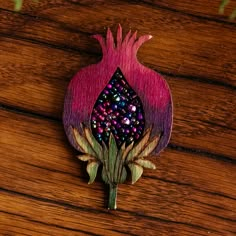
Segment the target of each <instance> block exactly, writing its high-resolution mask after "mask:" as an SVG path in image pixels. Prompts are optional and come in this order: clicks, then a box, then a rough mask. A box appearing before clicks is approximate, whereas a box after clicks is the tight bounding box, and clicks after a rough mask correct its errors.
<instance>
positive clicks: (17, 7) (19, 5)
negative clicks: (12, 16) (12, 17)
mask: <svg viewBox="0 0 236 236" xmlns="http://www.w3.org/2000/svg"><path fill="white" fill-rule="evenodd" d="M14 2H15V8H14V10H15V11H20V10H21V8H22V5H23V0H14Z"/></svg>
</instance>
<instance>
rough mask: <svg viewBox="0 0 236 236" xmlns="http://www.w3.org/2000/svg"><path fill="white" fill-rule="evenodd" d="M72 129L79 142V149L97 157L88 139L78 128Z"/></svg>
mask: <svg viewBox="0 0 236 236" xmlns="http://www.w3.org/2000/svg"><path fill="white" fill-rule="evenodd" d="M72 130H73V134H74V137H75V140H76V143H77V149H78V150H79V151H81V152H83V153H85V154H89V155H91V156H94V157H96V153H95V152H94V150H93V149H92V147H91V146H90V144H89V142H88V141H87V139H86V138H85V137H83V136H82V135H81V134H80V133H79V131H78V130H77V129H76V128H74V127H72Z"/></svg>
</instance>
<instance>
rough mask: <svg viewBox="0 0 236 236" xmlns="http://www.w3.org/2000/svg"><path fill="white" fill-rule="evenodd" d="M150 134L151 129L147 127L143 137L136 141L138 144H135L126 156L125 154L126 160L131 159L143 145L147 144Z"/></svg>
mask: <svg viewBox="0 0 236 236" xmlns="http://www.w3.org/2000/svg"><path fill="white" fill-rule="evenodd" d="M150 134H151V129H148V130H147V131H146V132H145V134H144V136H143V138H142V139H141V140H140V141H139V142H138V144H137V145H136V146H134V148H133V149H132V150H131V151H130V152H129V154H128V156H127V162H129V161H131V160H133V159H134V158H135V157H136V156H138V155H139V153H140V152H141V151H142V150H143V148H144V147H145V145H146V144H147V142H148V140H149V138H150Z"/></svg>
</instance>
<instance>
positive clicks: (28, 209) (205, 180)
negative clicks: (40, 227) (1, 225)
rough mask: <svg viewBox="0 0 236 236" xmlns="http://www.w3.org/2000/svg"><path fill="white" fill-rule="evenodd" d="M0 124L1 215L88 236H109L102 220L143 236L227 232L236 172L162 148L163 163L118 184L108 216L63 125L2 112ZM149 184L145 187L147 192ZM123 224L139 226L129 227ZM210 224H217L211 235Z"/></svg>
mask: <svg viewBox="0 0 236 236" xmlns="http://www.w3.org/2000/svg"><path fill="white" fill-rule="evenodd" d="M4 118H5V119H4ZM1 120H2V122H1V130H2V138H1V145H2V149H1V156H2V157H3V158H2V160H1V163H2V164H1V171H0V173H1V174H0V175H1V179H3V178H4V181H2V183H1V191H2V194H1V202H2V204H1V209H2V210H3V212H7V211H9V213H11V214H17V213H18V214H19V212H20V216H25V217H26V218H27V216H28V217H30V215H31V214H32V212H35V211H36V212H35V213H34V214H33V215H31V217H33V219H32V220H33V221H34V220H35V221H37V222H38V221H39V222H42V223H45V222H48V223H50V224H52V225H54V224H55V221H56V220H57V223H59V224H60V226H62V227H67V228H70V227H72V228H73V229H76V230H79V229H83V230H84V231H85V232H87V231H88V232H90V233H93V232H94V231H93V229H92V228H89V227H88V224H90V226H91V225H93V224H94V225H96V233H98V235H104V234H105V235H107V234H108V233H109V232H110V231H111V228H110V229H109V227H108V228H107V227H106V225H104V223H103V220H105V219H106V222H107V226H109V225H110V227H112V224H115V225H117V227H118V225H119V224H120V225H122V226H123V227H122V229H121V228H119V227H118V229H119V230H123V231H122V232H123V233H125V232H127V233H131V232H132V233H134V234H140V235H141V232H142V230H143V229H145V231H146V232H147V233H148V234H151V233H152V234H155V232H156V233H157V232H159V233H160V234H161V235H165V234H168V233H171V232H179V233H181V235H191V233H192V235H193V233H194V232H195V233H196V232H198V234H199V235H201V234H202V235H204V233H206V231H210V232H212V233H213V235H222V234H223V233H227V232H228V233H229V232H232V225H231V223H232V222H233V221H234V220H235V217H236V208H235V205H234V204H233V203H234V199H235V197H236V196H235V194H234V193H233V192H232V190H233V189H234V187H235V183H234V182H231V179H235V177H236V174H235V166H233V165H232V164H231V163H228V162H224V161H221V162H219V161H217V160H214V159H211V158H208V157H206V156H202V157H201V158H199V156H198V155H196V154H186V153H184V152H179V151H172V150H171V149H170V150H169V149H167V150H166V151H165V152H163V153H162V154H161V158H160V159H156V160H154V161H155V164H156V165H157V167H158V169H157V171H150V172H145V174H144V178H143V179H142V180H140V181H139V182H137V184H135V185H133V186H132V185H130V183H127V184H123V185H120V189H119V198H118V205H119V210H118V211H117V212H113V213H110V212H108V211H107V210H105V209H104V204H105V203H104V198H103V197H104V190H103V184H102V183H101V179H100V180H99V182H97V183H95V184H93V185H91V186H90V187H88V186H87V176H86V175H85V173H83V172H81V171H79V170H80V169H81V168H82V164H81V163H79V162H78V161H77V160H76V158H75V157H73V156H75V154H73V153H72V152H71V151H70V149H69V148H68V145H67V142H66V138H65V136H64V134H63V130H62V127H61V124H60V123H55V122H53V121H47V120H44V119H39V118H33V117H32V118H30V117H27V116H25V115H21V114H14V113H11V112H7V111H2V112H1ZM16 127H17V129H16ZM45 127H48V129H45ZM22 137H24V139H22ZM45 155H47V156H46V157H47V158H45ZM219 169H220V170H221V174H220V173H219V172H218V170H219ZM157 173H158V175H157ZM147 185H148V186H149V187H148V188H147V189H145V188H144V186H147ZM134 192H135V194H133V193H134ZM15 195H16V196H15ZM213 196H214V198H212V197H213ZM14 198H16V199H17V202H16V203H15V205H14V204H11V206H9V204H7V202H8V201H12V202H14V200H13V199H14ZM11 199H12V200H11ZM142 202H147V203H148V205H149V206H150V207H148V208H147V209H144V208H143V204H142ZM219 204H220V205H219ZM151 206H152V207H151ZM154 206H155V207H154ZM190 206H191V207H190ZM18 207H19V209H17V208H18ZM63 208H65V209H64V210H63ZM33 209H34V210H33ZM190 209H191V210H190ZM65 210H66V211H67V213H66V212H65ZM77 210H78V211H79V214H78V215H77V214H76V211H77ZM43 212H47V216H46V217H44V218H43V219H42V218H41V215H42V214H43V215H44V214H45V213H43ZM56 212H58V213H56ZM71 214H72V215H73V221H72V222H71V220H72V219H71V218H70V216H69V215H71ZM86 214H89V215H88V216H89V219H87V217H86ZM65 215H66V216H65ZM72 215H71V216H72ZM76 215H77V216H76ZM83 215H84V216H83ZM222 215H224V219H223V220H222V219H221V216H222ZM64 216H65V217H64ZM55 217H56V220H55V219H54V218H55ZM202 217H204V219H205V220H204V222H202V220H201V218H202ZM23 218H24V217H23ZM109 218H110V219H109ZM127 218H130V220H132V219H133V221H135V222H137V223H136V224H135V225H133V226H131V225H129V224H128V223H127ZM76 219H77V220H76ZM142 219H143V223H141V222H142ZM113 221H114V222H113ZM112 222H113V223H112ZM154 222H155V224H157V225H158V224H160V225H161V224H162V222H165V224H164V225H166V226H164V227H163V226H162V229H160V228H159V227H156V228H155V229H153V228H152V227H151V225H153V224H154ZM190 222H191V223H190ZM18 224H19V225H21V223H20V222H18ZM212 224H216V225H215V226H214V230H213V229H211V225H212ZM81 225H82V226H81ZM83 225H84V226H83ZM130 226H131V228H130ZM132 227H133V228H132ZM182 227H183V229H182ZM128 228H129V230H128ZM195 230H196V231H195ZM188 231H190V233H188ZM122 232H121V233H122ZM114 235H116V234H115V232H114ZM225 235H227V234H225Z"/></svg>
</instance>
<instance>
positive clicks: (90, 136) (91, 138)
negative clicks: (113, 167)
mask: <svg viewBox="0 0 236 236" xmlns="http://www.w3.org/2000/svg"><path fill="white" fill-rule="evenodd" d="M84 133H85V137H86V138H87V140H88V142H89V144H90V145H91V147H92V148H93V150H94V152H95V153H96V154H97V157H98V158H99V160H102V156H103V155H102V147H101V145H100V144H99V143H98V141H97V140H96V139H95V138H94V136H93V134H92V132H91V131H90V130H89V129H88V128H87V127H84Z"/></svg>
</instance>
